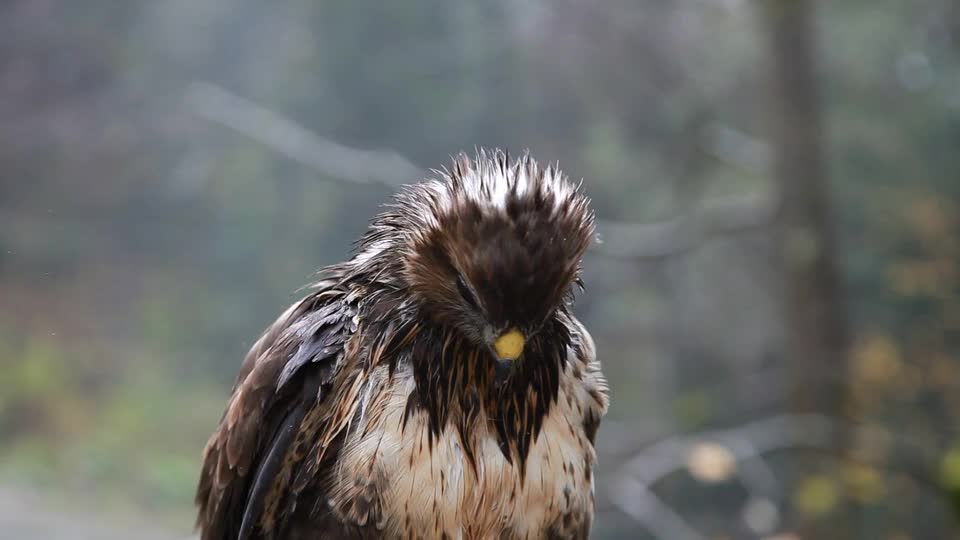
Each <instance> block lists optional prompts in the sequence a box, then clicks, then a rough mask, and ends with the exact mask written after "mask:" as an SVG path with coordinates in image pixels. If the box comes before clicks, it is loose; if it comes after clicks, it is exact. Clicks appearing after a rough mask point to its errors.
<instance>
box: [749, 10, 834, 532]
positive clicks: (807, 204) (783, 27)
mask: <svg viewBox="0 0 960 540" xmlns="http://www.w3.org/2000/svg"><path fill="white" fill-rule="evenodd" d="M761 5H762V12H761V13H762V17H763V19H762V24H763V30H764V31H765V33H766V38H767V44H768V47H769V54H770V58H769V62H770V64H769V83H770V93H769V96H770V109H769V111H768V112H769V118H770V120H771V126H770V127H771V137H772V143H773V148H774V170H773V174H774V176H775V180H776V183H777V186H778V189H779V192H780V193H779V194H780V201H781V205H782V206H781V208H780V213H779V216H778V217H779V222H778V225H779V227H778V231H777V234H778V235H779V236H778V238H779V247H780V249H781V253H780V254H781V256H780V258H779V261H780V263H781V264H782V265H783V266H782V270H783V274H782V275H783V279H784V302H785V304H784V305H785V319H786V343H785V346H786V355H785V356H786V361H787V362H789V364H788V365H789V366H790V367H789V373H790V375H791V377H792V379H791V381H790V387H791V388H792V390H791V392H792V395H791V396H790V403H791V406H792V409H793V412H795V413H819V414H824V415H828V416H830V417H832V418H842V417H843V416H844V412H845V405H846V399H845V392H844V385H843V384H842V383H841V382H839V381H842V380H844V379H845V377H846V373H847V356H848V355H847V352H848V330H847V318H846V310H845V308H844V303H845V302H844V294H843V285H842V280H841V276H840V270H839V268H838V264H837V246H836V235H835V232H834V224H833V218H832V215H831V207H830V196H829V185H828V182H827V174H826V171H825V164H824V161H825V159H824V153H823V132H822V123H821V114H820V112H821V111H820V102H819V96H818V91H817V84H816V83H817V76H816V66H815V59H814V51H815V39H816V33H815V30H814V28H813V20H814V19H813V8H814V6H813V2H812V1H809V0H762V4H761ZM834 445H835V448H836V451H837V455H838V456H843V455H844V454H845V453H846V450H845V449H846V446H847V441H846V437H845V434H844V433H838V435H837V438H836V440H835V441H834ZM818 465H819V464H818V463H816V462H814V461H812V460H807V459H799V460H798V461H797V471H796V472H797V473H799V474H804V471H807V472H809V471H810V469H811V468H813V469H817V468H819V466H818ZM795 478H796V477H795ZM801 529H806V530H801V533H802V537H803V538H823V537H824V536H823V534H825V533H826V534H828V535H829V536H830V537H834V535H837V534H840V530H839V529H833V530H832V531H823V530H820V531H813V530H812V529H810V528H808V527H806V526H805V525H804V524H803V520H801Z"/></svg>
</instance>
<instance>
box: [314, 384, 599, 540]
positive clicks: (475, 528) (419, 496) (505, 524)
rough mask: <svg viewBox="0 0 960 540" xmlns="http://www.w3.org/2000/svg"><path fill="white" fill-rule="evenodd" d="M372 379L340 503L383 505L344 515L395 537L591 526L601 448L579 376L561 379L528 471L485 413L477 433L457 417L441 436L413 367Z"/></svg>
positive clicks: (347, 451) (337, 484) (342, 468)
mask: <svg viewBox="0 0 960 540" xmlns="http://www.w3.org/2000/svg"><path fill="white" fill-rule="evenodd" d="M371 384H373V385H376V387H375V388H371V389H370V390H369V391H368V392H367V393H366V399H367V402H366V403H364V404H362V407H363V410H364V412H362V413H361V418H360V419H359V421H358V422H357V425H355V426H351V428H350V432H349V434H348V435H347V440H346V441H345V446H344V448H343V451H342V453H341V458H340V464H339V466H338V467H337V469H336V471H334V477H333V478H332V490H331V493H332V494H333V497H332V499H331V506H333V507H334V508H335V509H336V508H345V509H347V511H348V512H349V511H355V508H356V506H357V505H356V500H357V498H358V497H360V498H362V499H363V500H365V501H366V500H369V503H367V504H364V505H363V506H364V507H365V508H367V507H369V508H372V509H373V511H372V512H368V514H367V515H361V516H354V517H353V518H351V516H350V515H345V516H344V518H346V519H354V521H356V522H358V524H360V525H368V524H373V525H375V526H376V527H377V528H378V529H380V530H381V531H382V533H383V536H384V537H395V538H418V537H424V536H426V537H435V538H441V537H444V535H445V536H446V537H447V538H463V539H471V538H489V537H498V538H501V537H502V538H512V537H518V538H524V537H528V538H538V537H540V536H541V535H542V531H547V530H549V529H550V528H551V527H553V526H554V524H557V526H559V524H560V523H566V525H567V526H569V525H570V524H571V523H574V524H576V523H578V522H579V521H587V523H586V527H589V522H588V521H589V514H590V511H591V509H592V497H593V495H592V486H593V475H592V466H593V462H594V455H595V454H594V450H593V447H592V445H591V444H590V442H589V441H588V439H587V437H586V435H585V433H584V430H583V428H582V426H583V421H582V416H583V411H584V410H586V404H585V403H581V400H582V399H587V398H588V397H587V396H586V395H582V394H584V393H583V392H581V391H580V389H579V388H578V387H577V386H575V385H572V384H566V383H563V384H561V389H560V396H559V399H558V400H557V403H555V404H554V406H553V407H551V409H550V411H549V412H548V413H547V416H546V417H545V418H544V422H543V428H542V430H541V432H540V435H539V437H538V438H537V439H536V441H535V442H534V444H533V445H532V446H531V448H530V451H529V454H528V456H527V461H526V473H525V476H524V477H521V474H520V468H519V466H518V464H517V463H515V462H514V463H511V461H510V460H508V459H507V458H506V457H505V456H504V454H503V452H502V451H501V449H500V446H499V444H498V442H497V439H496V434H495V431H494V430H493V429H492V426H490V422H489V420H487V419H486V418H485V417H484V416H483V415H482V414H481V415H480V417H479V418H478V419H477V421H476V422H474V423H473V425H472V429H470V430H469V432H468V434H467V435H466V438H467V439H468V440H462V439H461V436H460V434H459V432H458V430H457V429H455V428H454V427H453V426H452V425H450V426H447V428H446V429H444V430H443V431H442V432H441V433H440V434H439V435H438V436H435V437H434V438H433V439H432V440H431V436H430V429H429V422H428V415H427V413H426V412H425V411H422V410H414V411H412V412H410V411H408V409H407V405H408V399H409V396H410V393H411V392H413V391H414V383H413V379H412V377H404V376H403V374H395V376H394V377H389V378H388V377H386V376H384V377H380V378H378V379H375V380H373V381H372V382H371ZM471 456H472V457H473V459H471ZM514 461H516V459H514ZM371 494H373V497H375V499H376V500H370V498H371ZM578 520H579V521H578ZM361 522H362V523H361Z"/></svg>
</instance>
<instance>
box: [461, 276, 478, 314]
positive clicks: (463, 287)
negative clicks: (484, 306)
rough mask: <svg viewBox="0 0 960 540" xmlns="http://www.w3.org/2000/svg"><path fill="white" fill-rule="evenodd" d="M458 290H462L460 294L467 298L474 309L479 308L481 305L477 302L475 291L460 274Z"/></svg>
mask: <svg viewBox="0 0 960 540" xmlns="http://www.w3.org/2000/svg"><path fill="white" fill-rule="evenodd" d="M457 290H458V291H460V296H462V297H463V299H464V300H466V302H467V303H468V304H470V307H472V308H474V309H479V307H480V305H479V303H478V302H477V297H476V296H474V294H473V292H472V291H471V290H470V288H469V287H467V284H466V283H465V282H464V281H463V278H462V277H460V276H457Z"/></svg>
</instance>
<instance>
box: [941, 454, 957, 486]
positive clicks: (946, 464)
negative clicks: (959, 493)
mask: <svg viewBox="0 0 960 540" xmlns="http://www.w3.org/2000/svg"><path fill="white" fill-rule="evenodd" d="M940 476H941V477H942V478H941V479H942V480H943V484H944V485H945V486H946V487H947V488H949V489H952V490H956V489H960V447H957V446H954V447H953V448H951V449H950V451H949V452H947V454H946V455H945V456H943V461H942V462H941V463H940Z"/></svg>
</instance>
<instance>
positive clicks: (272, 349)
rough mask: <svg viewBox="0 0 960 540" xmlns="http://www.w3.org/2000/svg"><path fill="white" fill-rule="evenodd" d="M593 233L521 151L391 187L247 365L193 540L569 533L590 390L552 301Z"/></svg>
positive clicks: (560, 182) (216, 443)
mask: <svg viewBox="0 0 960 540" xmlns="http://www.w3.org/2000/svg"><path fill="white" fill-rule="evenodd" d="M592 235H593V216H592V213H591V212H590V210H589V209H588V201H587V199H586V197H585V196H584V195H583V194H582V193H581V192H580V191H579V190H578V189H577V188H576V187H574V186H573V185H571V184H570V183H569V181H568V180H567V179H566V178H565V177H564V176H563V175H562V173H560V172H559V171H558V170H556V169H554V168H552V167H546V168H541V167H540V166H539V165H538V164H537V163H536V162H535V161H533V159H531V158H529V157H528V156H524V157H522V158H520V159H518V160H510V158H508V157H507V155H506V154H504V153H502V152H499V151H497V152H493V153H484V152H480V153H479V154H478V155H477V156H476V157H475V158H473V159H471V158H468V157H466V156H464V155H461V156H459V157H458V158H457V159H456V160H455V161H454V163H453V165H452V167H451V169H450V170H446V169H445V170H444V171H438V172H437V178H436V179H433V180H429V181H426V182H424V183H421V184H416V185H412V186H408V187H406V188H404V189H403V190H402V191H401V192H400V193H399V194H398V195H397V196H396V197H395V199H394V201H393V203H392V204H391V205H389V206H388V208H387V210H386V211H385V212H384V213H382V214H380V215H379V216H377V217H376V218H375V219H374V220H373V221H372V223H371V226H370V229H369V230H368V231H367V233H366V234H365V235H364V236H363V238H362V239H361V240H360V242H359V243H358V244H357V246H356V249H355V252H354V255H353V257H352V258H351V259H350V260H348V261H346V262H343V263H340V264H337V265H333V266H330V267H327V268H325V269H323V270H321V271H320V278H319V281H318V282H317V283H315V284H314V285H313V288H312V291H311V293H310V294H309V295H307V296H306V297H305V298H304V299H302V300H301V301H299V302H297V303H296V304H294V305H293V306H292V307H291V308H290V309H288V310H287V311H286V312H285V313H284V314H283V315H281V316H280V317H279V318H278V319H277V321H276V322H275V323H273V325H271V326H270V328H268V329H267V331H266V332H265V333H264V335H263V336H262V337H261V338H260V339H259V340H258V341H257V342H256V344H254V346H253V348H252V349H251V350H250V352H249V353H248V354H247V357H246V359H245V360H244V362H243V365H242V366H241V368H240V375H239V376H238V378H237V383H236V385H235V386H234V389H233V395H232V396H231V398H230V402H229V404H228V406H227V410H226V412H225V413H224V416H223V418H222V419H221V421H220V425H219V426H218V427H217V430H216V431H215V432H214V433H213V435H212V436H211V438H210V441H209V443H208V444H207V447H206V449H205V451H204V457H203V469H202V472H201V477H200V484H199V487H198V489H197V505H198V506H199V517H198V526H199V528H200V530H201V535H202V538H203V540H223V539H231V540H232V539H236V538H241V539H254V538H256V539H313V538H396V539H400V538H411V539H412V538H450V539H453V538H463V539H482V538H530V539H534V538H586V537H587V536H588V535H589V530H590V526H591V522H592V519H593V467H594V462H595V452H594V447H593V443H594V439H595V437H596V432H597V427H598V426H599V422H600V419H601V417H602V416H603V415H604V413H605V412H606V409H607V388H606V382H605V381H604V379H603V376H602V374H601V373H600V370H599V364H598V362H597V360H596V356H595V349H594V345H593V341H592V339H591V338H590V335H589V333H587V331H586V329H584V327H583V326H582V325H581V324H580V323H579V322H578V321H577V320H576V319H575V318H574V317H573V315H572V314H571V313H570V307H571V305H572V303H573V293H574V291H575V290H576V289H577V288H579V287H580V280H579V271H580V261H581V258H582V256H583V253H584V251H585V250H586V248H587V246H588V244H589V242H590V240H591V238H592Z"/></svg>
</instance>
